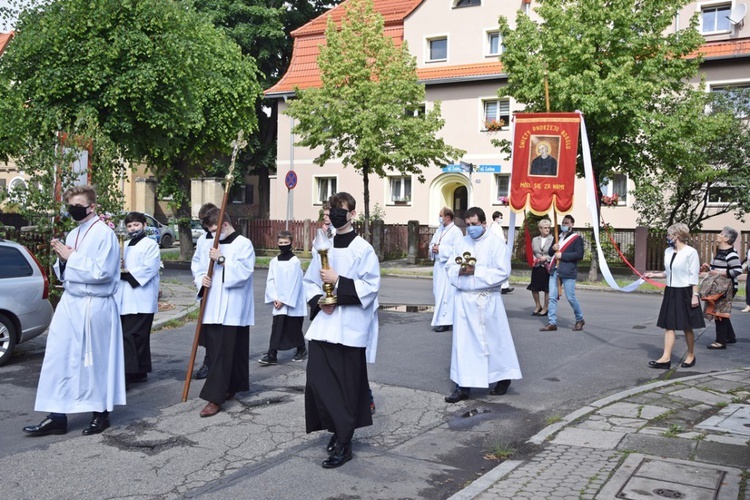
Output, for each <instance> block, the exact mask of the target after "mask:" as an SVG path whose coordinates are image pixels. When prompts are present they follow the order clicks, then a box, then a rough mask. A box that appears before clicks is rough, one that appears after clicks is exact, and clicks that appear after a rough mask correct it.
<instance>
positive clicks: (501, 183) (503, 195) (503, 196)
mask: <svg viewBox="0 0 750 500" xmlns="http://www.w3.org/2000/svg"><path fill="white" fill-rule="evenodd" d="M495 188H496V189H495V199H494V200H493V201H492V204H493V205H507V204H508V201H509V200H510V175H508V174H495Z"/></svg>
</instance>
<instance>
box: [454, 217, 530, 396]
mask: <svg viewBox="0 0 750 500" xmlns="http://www.w3.org/2000/svg"><path fill="white" fill-rule="evenodd" d="M464 217H465V220H466V236H465V237H464V238H463V239H462V240H461V242H460V243H459V244H458V245H456V248H455V253H454V255H453V256H451V258H450V259H449V261H448V279H449V280H450V282H451V284H452V285H453V286H454V287H455V288H456V307H455V313H454V318H453V351H452V353H451V380H452V381H454V382H455V383H456V389H455V391H454V392H453V393H452V394H450V395H449V396H446V398H445V401H446V402H448V403H457V402H458V401H461V400H463V399H468V398H469V391H470V390H471V388H472V387H481V388H486V387H488V386H489V385H491V384H493V383H494V384H495V386H494V388H493V389H492V390H491V391H490V394H493V395H502V394H505V393H506V391H507V390H508V386H509V385H510V381H511V380H514V379H520V378H521V369H520V367H519V365H518V357H517V356H516V348H515V346H514V344H513V337H512V336H511V333H510V326H509V325H508V316H507V315H506V313H505V306H504V305H503V299H502V294H501V285H502V284H503V282H505V281H506V280H507V279H508V276H510V259H509V258H508V247H507V245H506V244H505V242H504V241H502V240H501V239H500V238H499V237H498V236H497V235H495V234H493V233H492V232H491V231H488V230H487V220H486V217H485V215H484V211H483V210H482V209H481V208H476V207H472V208H470V209H468V210H467V211H466V213H465V215H464ZM465 252H469V254H471V258H474V259H476V263H475V264H474V265H471V264H458V263H457V262H456V258H457V257H461V258H462V259H463V258H464V257H463V256H464V253H465ZM464 260H465V259H464Z"/></svg>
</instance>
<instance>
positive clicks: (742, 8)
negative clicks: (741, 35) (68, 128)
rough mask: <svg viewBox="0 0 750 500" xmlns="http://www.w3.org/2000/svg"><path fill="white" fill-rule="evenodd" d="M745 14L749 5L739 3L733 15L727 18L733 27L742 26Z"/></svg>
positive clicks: (733, 10)
mask: <svg viewBox="0 0 750 500" xmlns="http://www.w3.org/2000/svg"><path fill="white" fill-rule="evenodd" d="M745 14H747V4H744V3H738V4H737V5H735V6H734V9H732V13H731V14H729V15H728V16H727V19H729V22H730V23H732V24H733V25H735V24H740V23H741V22H742V21H743V20H744V19H745Z"/></svg>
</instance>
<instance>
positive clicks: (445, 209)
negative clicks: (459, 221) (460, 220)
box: [443, 207, 456, 220]
mask: <svg viewBox="0 0 750 500" xmlns="http://www.w3.org/2000/svg"><path fill="white" fill-rule="evenodd" d="M443 215H444V216H446V217H450V218H451V220H453V219H455V218H456V215H455V214H454V213H453V210H451V209H450V208H448V207H443Z"/></svg>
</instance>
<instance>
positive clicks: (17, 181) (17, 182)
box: [7, 175, 29, 193]
mask: <svg viewBox="0 0 750 500" xmlns="http://www.w3.org/2000/svg"><path fill="white" fill-rule="evenodd" d="M19 186H23V188H24V189H26V188H28V187H29V183H28V182H26V179H24V178H23V177H21V176H20V175H17V176H15V177H13V178H12V179H11V180H10V182H8V187H7V189H8V193H12V192H13V191H15V190H16V188H17V187H19Z"/></svg>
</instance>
